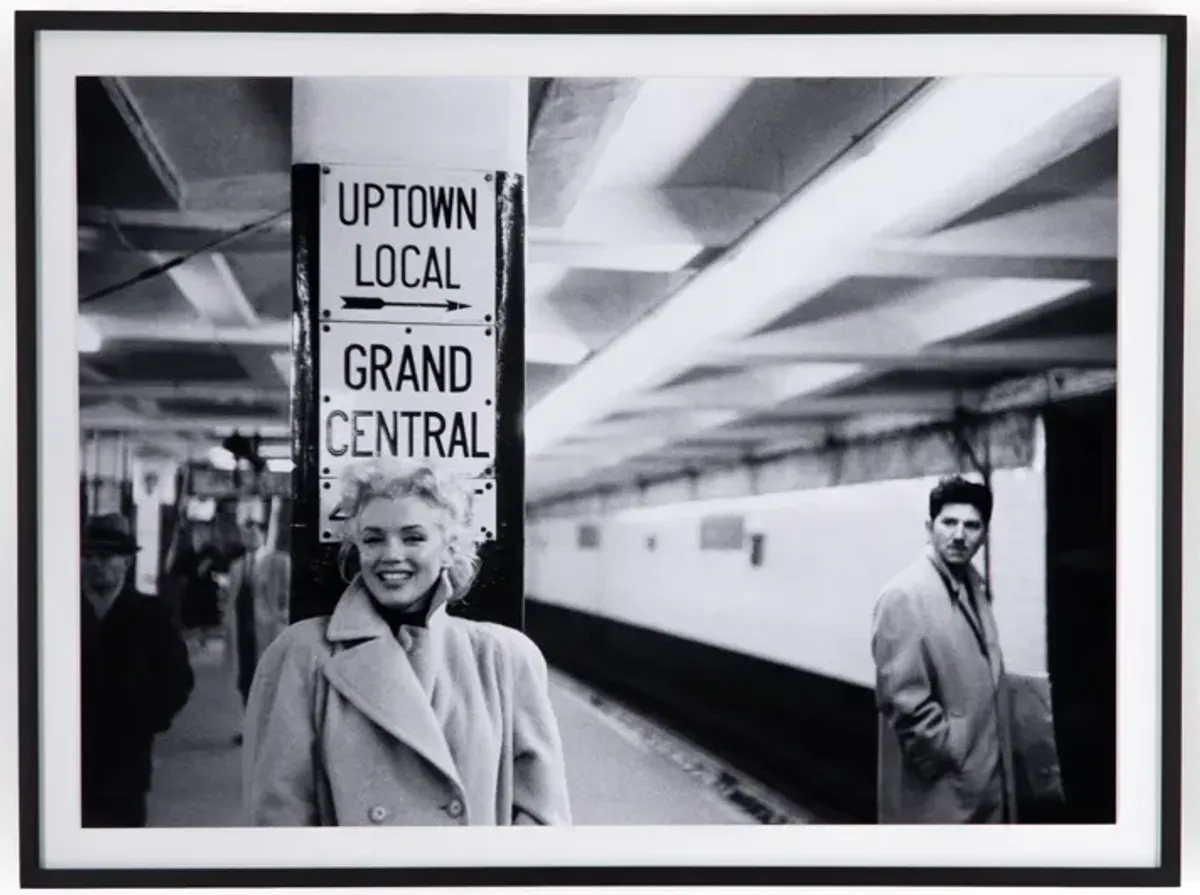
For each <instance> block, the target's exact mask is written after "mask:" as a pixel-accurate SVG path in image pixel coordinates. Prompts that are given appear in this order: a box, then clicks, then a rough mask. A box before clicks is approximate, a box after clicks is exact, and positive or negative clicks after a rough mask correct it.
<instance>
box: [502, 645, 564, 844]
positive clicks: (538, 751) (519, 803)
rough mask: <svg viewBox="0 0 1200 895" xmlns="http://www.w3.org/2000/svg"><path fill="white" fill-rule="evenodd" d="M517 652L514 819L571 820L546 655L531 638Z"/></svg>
mask: <svg viewBox="0 0 1200 895" xmlns="http://www.w3.org/2000/svg"><path fill="white" fill-rule="evenodd" d="M522 646H523V649H521V650H520V655H519V656H518V662H517V664H518V669H517V672H516V678H515V682H514V683H515V685H516V693H515V700H514V702H515V705H516V715H515V718H514V719H513V761H514V769H513V815H514V816H513V822H514V823H515V824H526V823H534V824H541V825H543V826H554V825H567V824H570V823H571V807H570V800H569V798H568V795H567V773H566V766H565V763H564V761H563V749H562V737H561V736H560V734H559V730H558V721H557V720H556V718H555V717H554V709H553V707H552V706H551V705H550V692H549V688H550V681H549V674H548V673H547V670H546V660H545V659H544V658H543V657H542V653H541V651H540V650H539V649H538V648H537V647H536V646H534V644H533V642H532V641H530V640H524V642H523V644H522Z"/></svg>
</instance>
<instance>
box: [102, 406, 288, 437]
mask: <svg viewBox="0 0 1200 895" xmlns="http://www.w3.org/2000/svg"><path fill="white" fill-rule="evenodd" d="M79 428H80V429H82V430H85V431H93V432H129V433H136V432H161V433H165V434H166V433H208V434H213V435H229V434H231V433H232V432H234V431H235V430H236V431H238V432H241V433H242V434H243V435H253V434H255V433H259V434H260V435H262V436H263V437H264V438H286V437H288V436H289V435H290V433H291V427H290V426H289V425H288V423H287V422H286V421H282V422H281V421H280V420H279V419H278V418H276V417H246V418H241V417H217V416H213V417H194V416H188V417H173V416H163V417H161V418H157V419H153V418H149V417H138V416H134V415H132V414H131V415H128V416H121V415H116V414H109V413H105V412H99V413H93V412H91V408H85V409H84V410H83V411H82V412H81V413H80V416H79Z"/></svg>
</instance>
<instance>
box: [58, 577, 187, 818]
mask: <svg viewBox="0 0 1200 895" xmlns="http://www.w3.org/2000/svg"><path fill="white" fill-rule="evenodd" d="M80 621H81V624H80V638H81V665H80V668H81V674H82V680H81V686H82V744H81V745H82V769H81V771H82V790H83V824H84V826H113V825H120V826H125V825H137V820H138V818H139V815H140V816H141V819H142V820H143V822H144V811H145V807H144V806H145V796H146V793H147V791H148V790H149V789H150V768H151V763H150V762H151V749H152V748H153V745H154V737H155V735H156V734H158V733H161V732H163V731H165V730H166V729H167V728H168V727H170V725H171V722H172V720H173V719H174V718H175V715H176V714H178V712H179V710H180V709H182V708H183V706H184V705H185V704H186V703H187V700H188V697H189V696H190V695H191V692H192V686H193V684H194V677H193V674H192V667H191V662H190V660H189V658H188V651H187V646H186V645H185V644H184V642H183V640H182V638H181V637H180V636H179V633H178V632H177V631H176V629H175V626H174V624H173V623H172V621H171V615H170V610H169V609H168V607H167V606H166V605H165V603H164V602H163V601H162V600H160V599H158V598H156V597H150V596H146V595H145V594H142V593H139V592H137V591H136V590H134V589H133V588H132V587H127V588H126V590H125V591H123V592H122V593H121V595H120V596H118V597H117V598H116V600H115V601H114V602H113V605H112V607H111V608H110V609H109V611H108V613H107V614H106V615H105V616H104V618H103V619H100V618H97V616H96V614H95V612H94V611H93V610H92V607H91V605H90V604H89V603H88V602H87V600H86V598H85V599H83V601H82V611H81V619H80Z"/></svg>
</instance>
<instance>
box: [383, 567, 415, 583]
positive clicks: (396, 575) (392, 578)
mask: <svg viewBox="0 0 1200 895" xmlns="http://www.w3.org/2000/svg"><path fill="white" fill-rule="evenodd" d="M375 575H376V576H377V577H378V578H379V580H380V581H381V582H382V583H383V584H385V585H387V586H388V587H397V588H399V587H403V586H404V585H405V584H407V583H408V582H409V580H410V579H411V578H412V576H413V573H412V572H411V571H409V570H408V569H396V568H381V567H376V569H375Z"/></svg>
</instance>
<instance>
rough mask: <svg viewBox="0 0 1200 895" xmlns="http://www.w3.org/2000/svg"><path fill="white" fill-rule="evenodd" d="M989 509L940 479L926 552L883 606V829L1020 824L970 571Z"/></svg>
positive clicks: (998, 668) (987, 635)
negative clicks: (909, 825) (1017, 821)
mask: <svg viewBox="0 0 1200 895" xmlns="http://www.w3.org/2000/svg"><path fill="white" fill-rule="evenodd" d="M992 508H993V498H992V493H991V490H990V489H989V488H988V487H987V486H986V485H983V484H979V483H976V482H971V481H968V480H966V479H964V478H961V477H957V476H956V477H952V478H948V479H944V480H943V481H941V482H940V483H939V484H938V485H937V486H936V487H935V488H934V489H933V491H932V492H931V493H930V495H929V518H928V521H927V523H926V525H927V529H928V533H929V545H928V548H927V551H926V552H925V553H924V555H922V556H920V557H919V558H918V559H917V560H916V561H915V562H914V563H913V564H912V565H911V566H909V567H908V568H907V569H905V570H904V571H902V572H900V573H899V574H898V575H897V576H896V577H895V578H893V579H892V580H891V581H890V582H889V583H888V584H887V586H886V587H885V588H884V589H883V593H882V594H881V595H880V597H879V600H878V602H877V604H876V607H875V614H874V630H873V633H872V638H871V650H872V653H873V655H874V660H875V671H876V678H875V695H876V705H877V707H878V709H879V713H880V723H879V782H878V787H879V789H878V796H879V822H880V823H889V824H962V823H1015V822H1016V795H1015V780H1014V768H1013V753H1012V742H1013V731H1012V721H1011V717H1010V715H1011V710H1010V703H1009V694H1008V692H1007V685H1006V680H1005V670H1004V658H1003V656H1002V654H1001V651H1000V643H999V638H998V636H997V630H996V622H995V618H994V617H993V615H992V606H991V597H990V595H989V593H988V591H987V587H986V582H985V581H984V579H983V576H982V575H981V574H980V573H979V571H978V570H977V569H976V568H975V566H974V565H973V563H972V560H973V558H974V557H975V555H976V553H977V552H978V550H979V548H980V547H981V546H982V545H983V542H984V538H985V535H986V532H987V527H988V525H989V524H990V522H991V517H992Z"/></svg>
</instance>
